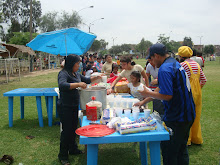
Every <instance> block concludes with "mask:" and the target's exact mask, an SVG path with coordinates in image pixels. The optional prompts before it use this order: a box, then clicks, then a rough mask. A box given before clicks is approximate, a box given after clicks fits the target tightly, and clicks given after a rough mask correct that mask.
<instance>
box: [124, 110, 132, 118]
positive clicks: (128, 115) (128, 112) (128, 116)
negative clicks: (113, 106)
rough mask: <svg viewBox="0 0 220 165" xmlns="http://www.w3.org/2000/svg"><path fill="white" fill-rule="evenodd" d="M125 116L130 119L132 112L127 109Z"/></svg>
mask: <svg viewBox="0 0 220 165" xmlns="http://www.w3.org/2000/svg"><path fill="white" fill-rule="evenodd" d="M124 114H125V117H127V118H130V115H131V110H130V109H125V110H124Z"/></svg>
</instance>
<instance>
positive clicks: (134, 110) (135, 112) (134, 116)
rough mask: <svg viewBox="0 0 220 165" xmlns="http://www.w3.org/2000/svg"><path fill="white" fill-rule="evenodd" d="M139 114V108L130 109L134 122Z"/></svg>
mask: <svg viewBox="0 0 220 165" xmlns="http://www.w3.org/2000/svg"><path fill="white" fill-rule="evenodd" d="M139 113H140V110H139V107H132V114H133V118H134V120H137V119H138V117H139Z"/></svg>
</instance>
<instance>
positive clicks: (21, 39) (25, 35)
mask: <svg viewBox="0 0 220 165" xmlns="http://www.w3.org/2000/svg"><path fill="white" fill-rule="evenodd" d="M13 35H14V36H13V37H11V38H10V42H9V43H10V44H16V45H26V44H27V43H28V42H29V40H30V32H13ZM37 35H38V34H37V33H32V37H33V39H34V38H35V37H36V36H37Z"/></svg>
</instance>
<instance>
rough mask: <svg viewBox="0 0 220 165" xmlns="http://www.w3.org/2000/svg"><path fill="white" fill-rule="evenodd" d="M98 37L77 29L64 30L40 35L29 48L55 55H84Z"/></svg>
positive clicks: (30, 43) (31, 42) (29, 44)
mask: <svg viewBox="0 0 220 165" xmlns="http://www.w3.org/2000/svg"><path fill="white" fill-rule="evenodd" d="M95 38H96V36H95V35H93V34H90V33H86V32H83V31H81V30H79V29H77V28H69V29H62V30H58V31H52V32H47V33H42V34H39V35H38V36H37V37H36V38H35V39H33V40H32V41H30V42H29V43H28V44H27V46H28V47H30V48H32V49H33V50H35V51H42V52H46V53H50V54H54V55H61V56H67V55H69V54H75V55H82V54H84V53H86V52H87V51H88V50H89V48H90V47H91V45H92V43H93V41H94V40H95Z"/></svg>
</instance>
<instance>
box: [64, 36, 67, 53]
mask: <svg viewBox="0 0 220 165" xmlns="http://www.w3.org/2000/svg"><path fill="white" fill-rule="evenodd" d="M64 35H65V46H66V33H64ZM66 57H67V46H66Z"/></svg>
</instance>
